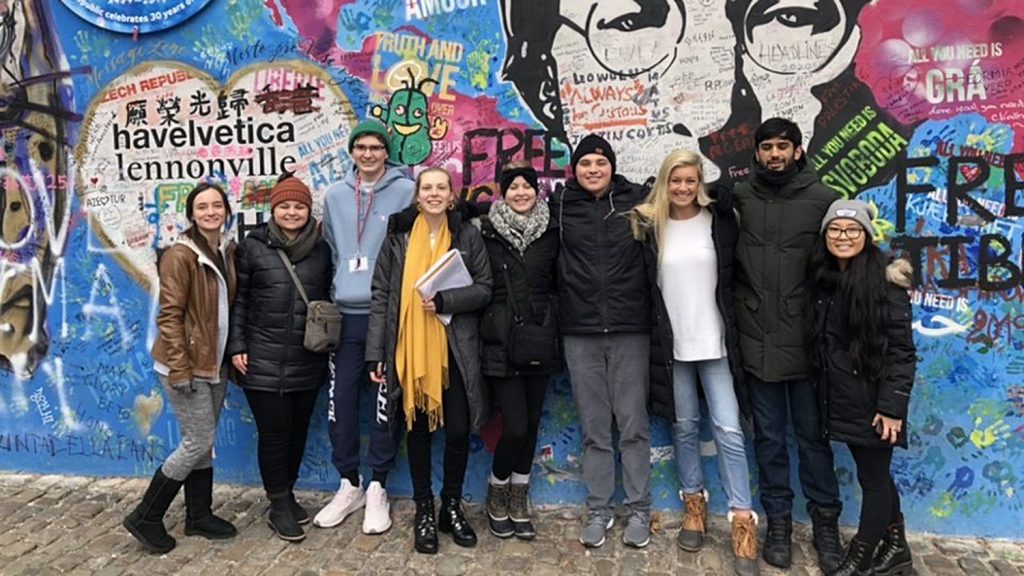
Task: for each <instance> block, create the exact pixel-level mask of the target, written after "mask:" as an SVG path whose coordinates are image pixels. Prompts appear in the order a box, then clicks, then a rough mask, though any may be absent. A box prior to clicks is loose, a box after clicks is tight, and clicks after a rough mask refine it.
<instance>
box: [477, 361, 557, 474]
mask: <svg viewBox="0 0 1024 576" xmlns="http://www.w3.org/2000/svg"><path fill="white" fill-rule="evenodd" d="M550 379H551V375H550V374H544V375H542V376H515V377H512V378H492V379H491V390H493V391H494V397H495V398H496V399H497V401H498V409H499V410H501V422H502V426H501V440H500V441H499V442H498V447H497V448H496V449H495V450H494V463H493V464H492V466H491V473H492V474H494V476H495V477H496V478H498V479H499V480H505V479H507V478H508V477H509V476H511V475H512V473H513V472H515V473H516V474H529V473H530V469H531V468H533V456H534V453H535V452H536V450H537V432H538V429H539V428H540V414H541V408H543V407H544V395H545V393H546V392H547V389H548V381H549V380H550Z"/></svg>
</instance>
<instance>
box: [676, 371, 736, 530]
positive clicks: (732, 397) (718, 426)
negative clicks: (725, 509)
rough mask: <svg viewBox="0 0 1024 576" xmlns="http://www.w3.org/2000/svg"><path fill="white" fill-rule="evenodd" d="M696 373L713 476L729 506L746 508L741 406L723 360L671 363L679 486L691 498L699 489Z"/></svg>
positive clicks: (698, 408) (701, 481)
mask: <svg viewBox="0 0 1024 576" xmlns="http://www.w3.org/2000/svg"><path fill="white" fill-rule="evenodd" d="M698 375H700V383H701V385H702V386H703V387H704V396H705V397H706V398H707V401H708V413H709V415H710V416H711V433H712V435H713V436H714V438H715V446H716V447H717V448H718V473H719V475H720V476H721V477H722V488H723V489H724V490H725V495H726V497H727V498H729V508H733V509H737V510H749V509H750V508H751V500H750V472H749V470H748V469H747V453H746V449H745V448H744V445H743V429H742V428H740V407H739V404H738V403H737V402H736V391H735V390H734V389H733V380H732V373H731V372H729V360H728V359H727V358H718V359H716V360H699V361H696V362H678V361H676V362H673V363H672V376H673V386H672V390H673V394H674V396H675V408H676V421H675V422H674V423H673V424H672V444H673V447H674V449H675V453H676V470H677V471H678V473H679V485H680V487H681V488H682V490H683V492H685V493H687V494H695V493H697V492H700V491H702V490H703V489H704V474H703V473H702V472H701V468H700V445H699V443H698V437H697V434H698V433H699V432H700V398H699V397H698V396H697V376H698Z"/></svg>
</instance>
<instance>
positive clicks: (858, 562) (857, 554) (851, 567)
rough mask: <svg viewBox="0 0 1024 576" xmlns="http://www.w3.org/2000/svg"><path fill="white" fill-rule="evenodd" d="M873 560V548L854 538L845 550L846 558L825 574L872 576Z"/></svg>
mask: <svg viewBox="0 0 1024 576" xmlns="http://www.w3.org/2000/svg"><path fill="white" fill-rule="evenodd" d="M874 558H875V547H874V546H869V545H867V544H866V543H864V542H861V541H860V540H858V539H857V537H856V536H854V537H853V540H850V547H849V548H847V549H846V557H845V558H844V559H843V561H842V563H841V564H839V566H838V567H837V568H835V569H834V570H829V571H828V572H826V573H825V574H826V576H873V575H874V573H875V570H874V568H873V567H872V563H873V562H874Z"/></svg>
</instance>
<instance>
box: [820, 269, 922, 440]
mask: <svg viewBox="0 0 1024 576" xmlns="http://www.w3.org/2000/svg"><path fill="white" fill-rule="evenodd" d="M889 269H890V278H892V276H893V272H892V271H893V265H890V267H889ZM901 281H902V280H901ZM905 285H908V286H909V278H906V279H905ZM886 296H887V302H888V319H889V320H888V325H887V326H886V338H887V339H888V346H887V348H886V353H885V367H886V376H885V383H884V384H882V385H875V384H869V383H868V382H866V381H864V379H863V378H862V377H861V376H860V375H858V374H857V370H856V369H855V368H854V366H853V361H852V360H851V359H850V356H849V354H848V353H847V342H848V341H849V338H848V336H847V335H846V333H845V329H844V327H843V325H842V324H843V323H842V320H841V318H842V316H841V314H840V310H841V307H842V305H843V304H842V302H841V301H840V299H839V298H838V297H835V296H833V297H822V298H819V299H818V301H817V302H816V306H817V307H818V312H819V314H818V318H819V319H820V322H821V324H822V327H821V329H822V330H823V331H824V332H823V335H824V337H823V338H821V342H820V344H819V349H818V350H817V353H818V354H819V358H820V360H819V362H820V365H821V366H822V370H821V373H820V374H818V375H817V376H818V377H817V391H818V400H819V402H820V404H821V413H822V414H823V415H827V418H823V419H822V420H823V422H824V425H825V433H826V435H827V436H828V437H829V438H830V439H832V440H837V441H840V442H845V443H847V444H854V445H857V446H868V447H885V446H890V444H889V443H888V442H883V441H882V440H881V437H880V436H879V434H878V432H876V431H875V429H874V428H873V427H872V426H871V420H872V419H873V418H874V417H875V413H876V412H879V413H882V414H884V415H886V416H889V417H890V418H899V419H901V420H903V430H902V432H900V435H899V438H898V446H900V447H903V448H906V447H907V435H908V426H907V421H906V420H907V405H908V404H909V402H910V391H911V388H913V386H914V375H915V372H916V369H917V356H916V355H917V348H916V347H915V346H914V333H913V329H912V327H911V323H912V322H913V317H912V314H911V307H910V298H909V296H907V291H906V288H904V287H902V286H899V285H897V284H894V283H892V282H891V281H890V283H889V286H888V291H887V293H886Z"/></svg>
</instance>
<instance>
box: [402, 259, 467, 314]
mask: <svg viewBox="0 0 1024 576" xmlns="http://www.w3.org/2000/svg"><path fill="white" fill-rule="evenodd" d="M472 284H473V277H472V276H470V274H469V270H468V269H467V268H466V263H465V262H463V261H462V254H460V253H459V251H458V250H457V249H455V248H452V249H451V250H449V251H447V252H445V253H444V255H443V256H441V258H439V259H438V260H437V262H434V264H433V266H431V267H430V269H428V270H427V271H426V272H424V273H423V276H420V278H419V280H417V281H416V290H418V291H419V293H420V296H422V297H423V299H424V300H430V299H431V298H433V297H434V295H435V294H437V293H438V292H440V291H441V290H450V289H452V288H465V287H466V286H470V285H472ZM437 317H438V319H439V320H441V322H442V323H444V324H445V325H446V326H447V325H448V324H449V323H450V322H451V321H452V315H451V314H438V315H437Z"/></svg>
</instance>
